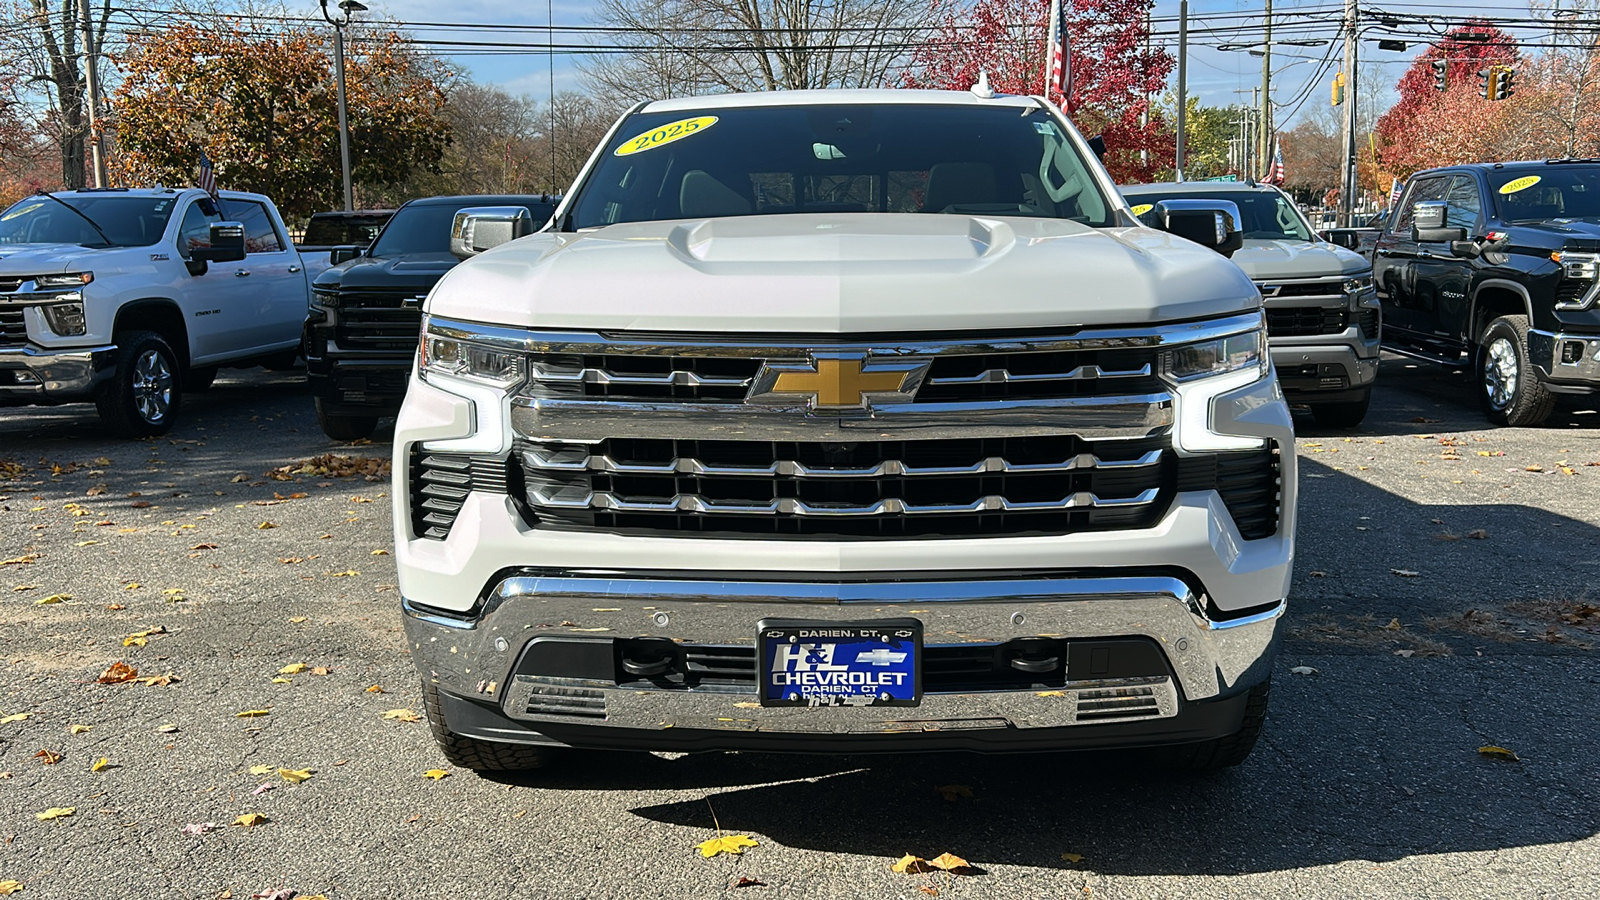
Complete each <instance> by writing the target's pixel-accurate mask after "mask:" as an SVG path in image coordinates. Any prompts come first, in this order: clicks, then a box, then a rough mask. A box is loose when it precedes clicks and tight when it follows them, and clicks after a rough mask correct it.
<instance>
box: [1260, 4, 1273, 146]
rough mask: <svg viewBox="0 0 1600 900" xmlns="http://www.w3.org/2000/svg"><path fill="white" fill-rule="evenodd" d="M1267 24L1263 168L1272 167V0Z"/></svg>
mask: <svg viewBox="0 0 1600 900" xmlns="http://www.w3.org/2000/svg"><path fill="white" fill-rule="evenodd" d="M1266 24H1267V32H1266V39H1265V40H1264V41H1263V43H1262V44H1261V155H1260V156H1259V157H1257V158H1258V159H1259V160H1260V161H1261V164H1262V165H1263V166H1269V167H1270V166H1271V165H1272V0H1267V19H1266ZM1264 174H1265V173H1263V175H1264Z"/></svg>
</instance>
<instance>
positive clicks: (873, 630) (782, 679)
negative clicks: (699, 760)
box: [756, 619, 922, 706]
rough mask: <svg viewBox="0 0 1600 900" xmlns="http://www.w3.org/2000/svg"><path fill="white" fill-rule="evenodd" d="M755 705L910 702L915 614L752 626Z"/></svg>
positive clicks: (916, 657)
mask: <svg viewBox="0 0 1600 900" xmlns="http://www.w3.org/2000/svg"><path fill="white" fill-rule="evenodd" d="M756 635H757V637H756V651H757V655H756V663H757V665H758V666H759V667H760V685H761V705H762V706H916V705H917V704H919V703H921V702H922V623H921V622H919V621H917V620H916V619H879V620H876V621H872V622H808V621H803V620H798V619H762V620H761V621H760V622H758V623H757V624H756Z"/></svg>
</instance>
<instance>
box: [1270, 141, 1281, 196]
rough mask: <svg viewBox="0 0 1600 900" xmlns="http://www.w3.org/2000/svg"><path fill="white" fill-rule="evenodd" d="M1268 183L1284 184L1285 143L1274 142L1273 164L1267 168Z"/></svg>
mask: <svg viewBox="0 0 1600 900" xmlns="http://www.w3.org/2000/svg"><path fill="white" fill-rule="evenodd" d="M1266 182H1267V184H1278V185H1281V184H1283V145H1282V144H1280V143H1278V142H1277V141H1273V142H1272V165H1271V166H1269V167H1268V168H1267V178H1266Z"/></svg>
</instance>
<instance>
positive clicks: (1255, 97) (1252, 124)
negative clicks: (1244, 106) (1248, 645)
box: [1244, 88, 1261, 181]
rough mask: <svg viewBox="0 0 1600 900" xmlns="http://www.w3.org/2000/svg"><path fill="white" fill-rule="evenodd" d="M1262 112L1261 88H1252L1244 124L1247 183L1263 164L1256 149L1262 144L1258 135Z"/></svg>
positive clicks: (1245, 174)
mask: <svg viewBox="0 0 1600 900" xmlns="http://www.w3.org/2000/svg"><path fill="white" fill-rule="evenodd" d="M1260 110H1261V88H1251V89H1250V108H1249V109H1248V110H1245V114H1244V122H1245V144H1244V146H1245V162H1244V167H1245V168H1244V176H1245V180H1246V181H1249V180H1251V179H1252V178H1255V177H1256V169H1257V168H1258V164H1259V163H1260V162H1261V157H1260V156H1259V155H1258V151H1257V149H1256V147H1257V145H1259V144H1260V143H1261V136H1260V134H1258V132H1260V131H1261V128H1260V125H1261V120H1260V117H1259V116H1257V115H1256V114H1257V113H1258V112H1260Z"/></svg>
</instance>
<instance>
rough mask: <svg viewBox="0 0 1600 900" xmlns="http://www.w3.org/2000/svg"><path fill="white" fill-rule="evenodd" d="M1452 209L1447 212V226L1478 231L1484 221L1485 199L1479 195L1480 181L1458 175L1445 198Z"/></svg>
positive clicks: (1451, 180)
mask: <svg viewBox="0 0 1600 900" xmlns="http://www.w3.org/2000/svg"><path fill="white" fill-rule="evenodd" d="M1445 202H1446V203H1448V204H1450V208H1449V209H1448V210H1446V212H1445V224H1447V225H1450V226H1452V227H1460V228H1465V229H1467V231H1468V233H1472V232H1475V231H1477V229H1478V227H1479V225H1480V224H1481V222H1482V220H1483V198H1482V196H1481V195H1480V194H1479V193H1478V181H1477V179H1475V178H1473V177H1472V176H1471V175H1457V176H1455V177H1454V178H1452V179H1450V193H1449V194H1447V195H1446V196H1445Z"/></svg>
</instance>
